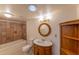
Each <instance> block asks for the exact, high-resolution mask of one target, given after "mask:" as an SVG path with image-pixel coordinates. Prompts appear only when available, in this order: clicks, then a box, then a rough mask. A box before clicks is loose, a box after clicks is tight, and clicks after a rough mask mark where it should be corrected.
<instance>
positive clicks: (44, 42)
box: [33, 39, 53, 47]
mask: <svg viewBox="0 0 79 59" xmlns="http://www.w3.org/2000/svg"><path fill="white" fill-rule="evenodd" d="M33 43H34V44H36V45H39V46H45V47H47V46H52V45H53V44H52V41H50V40H45V39H35V40H34V41H33Z"/></svg>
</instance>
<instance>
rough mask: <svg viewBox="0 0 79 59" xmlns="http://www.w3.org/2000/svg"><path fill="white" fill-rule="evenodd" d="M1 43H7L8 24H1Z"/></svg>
mask: <svg viewBox="0 0 79 59" xmlns="http://www.w3.org/2000/svg"><path fill="white" fill-rule="evenodd" d="M0 41H1V44H2V43H6V22H0Z"/></svg>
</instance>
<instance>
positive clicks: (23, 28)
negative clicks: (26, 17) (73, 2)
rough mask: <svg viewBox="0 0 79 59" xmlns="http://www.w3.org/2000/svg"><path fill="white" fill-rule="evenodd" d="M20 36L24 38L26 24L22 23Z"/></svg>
mask: <svg viewBox="0 0 79 59" xmlns="http://www.w3.org/2000/svg"><path fill="white" fill-rule="evenodd" d="M22 38H23V39H26V24H22Z"/></svg>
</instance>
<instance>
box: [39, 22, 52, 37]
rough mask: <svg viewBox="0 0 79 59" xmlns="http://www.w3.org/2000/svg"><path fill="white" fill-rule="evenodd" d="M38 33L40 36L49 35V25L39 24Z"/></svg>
mask: <svg viewBox="0 0 79 59" xmlns="http://www.w3.org/2000/svg"><path fill="white" fill-rule="evenodd" d="M38 31H39V33H40V35H42V36H48V35H49V34H50V33H51V28H50V25H49V24H47V23H42V24H40V26H39V28H38Z"/></svg>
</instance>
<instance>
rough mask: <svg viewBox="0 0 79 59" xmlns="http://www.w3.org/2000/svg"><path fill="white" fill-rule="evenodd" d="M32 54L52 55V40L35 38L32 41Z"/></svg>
mask: <svg viewBox="0 0 79 59" xmlns="http://www.w3.org/2000/svg"><path fill="white" fill-rule="evenodd" d="M32 48H33V49H32V50H33V54H34V55H52V42H51V41H47V40H45V39H43V40H42V39H36V40H34V41H33V47H32Z"/></svg>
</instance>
